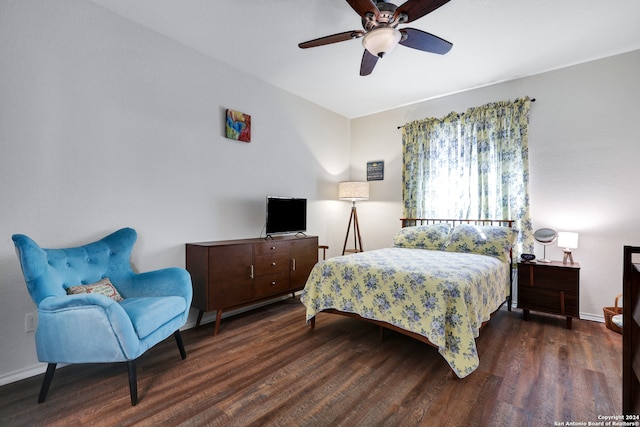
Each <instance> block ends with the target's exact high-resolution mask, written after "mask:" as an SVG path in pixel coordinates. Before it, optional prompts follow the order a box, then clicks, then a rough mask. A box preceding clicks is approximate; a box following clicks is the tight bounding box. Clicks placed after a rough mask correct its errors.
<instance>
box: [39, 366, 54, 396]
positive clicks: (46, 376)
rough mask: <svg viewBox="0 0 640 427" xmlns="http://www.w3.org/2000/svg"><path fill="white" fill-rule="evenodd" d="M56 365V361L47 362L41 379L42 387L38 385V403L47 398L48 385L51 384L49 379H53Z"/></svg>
mask: <svg viewBox="0 0 640 427" xmlns="http://www.w3.org/2000/svg"><path fill="white" fill-rule="evenodd" d="M56 365H57V363H49V364H48V365H47V372H46V373H45V374H44V379H43V380H42V387H40V395H39V396H38V403H42V402H44V400H45V399H46V398H47V393H48V392H49V386H51V381H53V374H55V373H56Z"/></svg>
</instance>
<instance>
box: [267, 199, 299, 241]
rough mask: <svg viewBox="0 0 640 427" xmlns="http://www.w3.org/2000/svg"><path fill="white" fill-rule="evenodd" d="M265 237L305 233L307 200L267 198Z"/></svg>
mask: <svg viewBox="0 0 640 427" xmlns="http://www.w3.org/2000/svg"><path fill="white" fill-rule="evenodd" d="M266 229H267V230H266V231H267V235H269V234H283V233H302V232H305V231H307V199H299V198H292V197H274V196H268V197H267V226H266Z"/></svg>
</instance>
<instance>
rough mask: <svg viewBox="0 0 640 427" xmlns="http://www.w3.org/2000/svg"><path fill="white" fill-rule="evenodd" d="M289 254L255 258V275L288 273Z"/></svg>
mask: <svg viewBox="0 0 640 427" xmlns="http://www.w3.org/2000/svg"><path fill="white" fill-rule="evenodd" d="M289 264H290V260H289V253H288V252H287V253H280V254H273V255H262V256H257V257H256V259H255V275H256V277H258V276H264V275H265V274H273V273H279V272H282V271H284V272H288V271H289Z"/></svg>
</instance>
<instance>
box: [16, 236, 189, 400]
mask: <svg viewBox="0 0 640 427" xmlns="http://www.w3.org/2000/svg"><path fill="white" fill-rule="evenodd" d="M136 238H137V234H136V231H135V230H133V229H131V228H123V229H122V230H118V231H116V232H114V233H112V234H110V235H108V236H106V237H104V238H103V239H101V240H98V241H97V242H94V243H90V244H87V245H84V246H80V247H77V248H69V249H42V248H41V247H40V246H38V244H37V243H36V242H34V241H33V240H32V239H30V238H29V237H27V236H25V235H22V234H15V235H14V236H13V242H14V243H15V246H16V249H17V253H18V257H19V258H20V264H21V266H22V272H23V274H24V278H25V281H26V283H27V288H28V290H29V294H30V295H31V298H32V299H33V301H34V302H35V304H36V306H37V307H38V328H37V330H36V333H35V339H36V350H37V353H38V360H40V361H41V362H47V363H48V366H47V372H46V374H45V377H44V380H43V382H42V387H41V389H40V396H39V398H38V402H39V403H41V402H44V400H45V399H46V397H47V392H48V390H49V386H50V385H51V381H52V380H53V374H54V373H55V369H56V365H57V364H58V363H68V364H71V363H104V362H127V365H128V370H129V391H130V394H131V404H132V405H136V404H137V403H138V386H137V378H136V359H137V358H138V357H139V356H140V355H142V354H143V353H144V352H145V351H146V350H147V349H149V348H151V347H152V346H154V345H155V344H157V343H158V342H160V341H162V340H164V339H165V338H167V337H168V336H170V335H171V334H173V336H174V337H175V340H176V343H177V344H178V349H179V350H180V355H181V356H182V359H185V358H186V357H187V355H186V352H185V350H184V345H183V343H182V337H181V335H180V329H179V328H180V327H181V326H183V325H184V324H185V322H186V320H187V317H188V315H189V307H190V306H191V297H192V288H191V277H190V276H189V273H188V272H187V271H186V270H184V269H182V268H167V269H163V270H158V271H152V272H147V273H140V274H136V273H134V272H133V270H132V268H131V264H130V261H129V258H130V256H131V251H132V249H133V244H134V243H135V241H136ZM104 279H106V280H104ZM109 282H110V283H109ZM96 283H99V284H98V285H96ZM70 287H74V289H73V290H72V291H71V292H70V293H73V292H82V293H77V294H71V295H69V294H68V289H69V288H70ZM105 289H106V290H107V291H106V292H105ZM97 292H102V293H97ZM107 295H109V296H107ZM118 300H119V301H118Z"/></svg>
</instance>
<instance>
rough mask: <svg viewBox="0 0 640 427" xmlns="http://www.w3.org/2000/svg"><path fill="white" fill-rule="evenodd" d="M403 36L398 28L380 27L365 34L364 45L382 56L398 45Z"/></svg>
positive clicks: (373, 53)
mask: <svg viewBox="0 0 640 427" xmlns="http://www.w3.org/2000/svg"><path fill="white" fill-rule="evenodd" d="M401 38H402V34H400V31H398V30H397V29H396V28H391V27H378V28H375V29H373V30H371V31H369V32H368V33H367V34H365V35H364V37H363V38H362V46H364V48H365V49H367V50H368V51H369V53H371V54H372V55H375V56H379V57H380V58H382V57H383V56H384V55H386V54H387V53H389V52H391V51H392V50H393V48H394V47H396V45H397V44H398V42H399V41H400V39H401Z"/></svg>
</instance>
